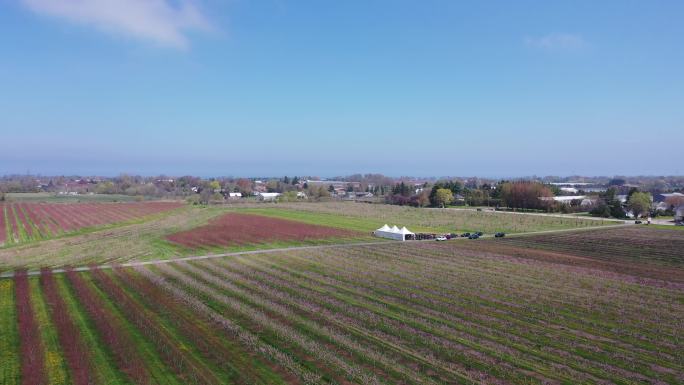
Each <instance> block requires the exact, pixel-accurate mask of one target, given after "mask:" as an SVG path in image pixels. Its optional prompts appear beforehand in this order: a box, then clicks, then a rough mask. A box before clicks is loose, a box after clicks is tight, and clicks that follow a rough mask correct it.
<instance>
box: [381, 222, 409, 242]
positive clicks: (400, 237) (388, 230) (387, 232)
mask: <svg viewBox="0 0 684 385" xmlns="http://www.w3.org/2000/svg"><path fill="white" fill-rule="evenodd" d="M373 235H375V236H376V237H381V238H387V239H394V240H395V241H406V240H410V239H414V237H415V235H416V234H415V233H412V232H411V231H409V230H408V229H407V228H406V227H402V228H401V229H400V228H398V227H397V226H392V227H389V226H387V225H386V224H385V225H384V226H382V227H381V228H379V229H377V230H375V231H373Z"/></svg>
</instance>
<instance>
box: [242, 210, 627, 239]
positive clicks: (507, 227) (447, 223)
mask: <svg viewBox="0 0 684 385" xmlns="http://www.w3.org/2000/svg"><path fill="white" fill-rule="evenodd" d="M264 206H266V205H264ZM240 211H244V212H252V213H255V214H260V215H266V216H273V217H277V218H284V219H293V220H298V221H302V222H306V223H311V224H320V225H325V226H332V227H339V228H345V229H355V230H360V231H365V232H371V231H373V230H375V229H377V228H379V227H380V226H382V225H383V224H385V223H387V224H389V225H390V226H392V225H397V226H399V227H401V226H406V227H408V228H409V230H411V231H413V232H441V233H448V232H463V231H482V232H485V233H490V234H491V233H495V232H499V231H502V232H506V233H520V232H530V231H544V230H561V229H571V228H582V227H593V226H601V225H613V224H616V222H615V221H611V220H596V219H589V218H580V217H571V216H567V217H564V216H545V215H534V214H517V213H515V214H513V213H500V212H492V211H475V210H449V209H446V210H443V209H426V208H413V207H406V206H391V205H384V204H367V203H354V202H326V203H285V204H275V205H268V207H264V208H249V209H240Z"/></svg>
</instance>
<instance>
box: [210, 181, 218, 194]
mask: <svg viewBox="0 0 684 385" xmlns="http://www.w3.org/2000/svg"><path fill="white" fill-rule="evenodd" d="M209 189H210V190H211V191H212V192H214V191H216V190H220V189H221V184H220V183H219V181H217V180H212V181H211V182H209Z"/></svg>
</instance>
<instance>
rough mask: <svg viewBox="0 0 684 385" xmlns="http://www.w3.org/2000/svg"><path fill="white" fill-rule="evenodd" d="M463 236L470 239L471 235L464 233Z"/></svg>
mask: <svg viewBox="0 0 684 385" xmlns="http://www.w3.org/2000/svg"><path fill="white" fill-rule="evenodd" d="M461 236H462V237H463V238H468V237H469V236H470V233H463V234H461Z"/></svg>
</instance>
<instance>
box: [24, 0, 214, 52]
mask: <svg viewBox="0 0 684 385" xmlns="http://www.w3.org/2000/svg"><path fill="white" fill-rule="evenodd" d="M21 1H22V2H23V4H24V5H26V6H27V7H28V8H30V9H31V10H33V11H34V12H36V13H39V14H44V15H48V16H53V17H56V18H60V19H64V20H67V21H70V22H73V23H78V24H84V25H88V26H92V27H95V28H97V29H100V30H102V31H105V32H108V33H114V34H119V35H125V36H129V37H133V38H137V39H142V40H147V41H152V42H155V43H157V44H160V45H164V46H169V47H175V48H186V47H187V46H188V44H189V41H188V37H187V33H188V32H189V31H192V30H204V31H207V30H211V29H212V27H211V24H210V23H209V22H208V20H207V19H206V18H205V16H204V15H203V14H202V12H201V11H200V10H199V8H198V7H197V6H196V4H195V3H192V2H190V1H189V0H180V1H174V2H172V1H168V0H21Z"/></svg>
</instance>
